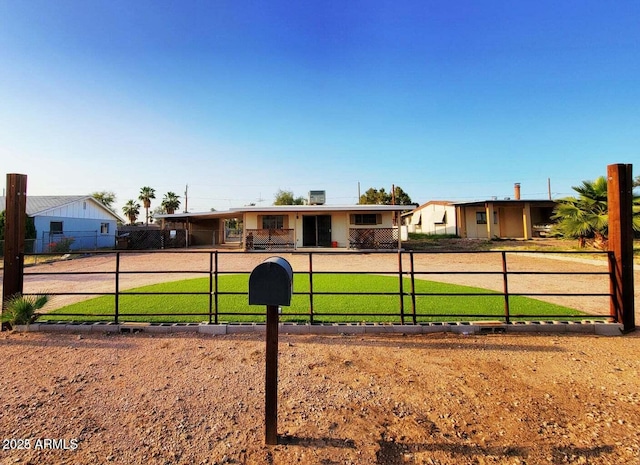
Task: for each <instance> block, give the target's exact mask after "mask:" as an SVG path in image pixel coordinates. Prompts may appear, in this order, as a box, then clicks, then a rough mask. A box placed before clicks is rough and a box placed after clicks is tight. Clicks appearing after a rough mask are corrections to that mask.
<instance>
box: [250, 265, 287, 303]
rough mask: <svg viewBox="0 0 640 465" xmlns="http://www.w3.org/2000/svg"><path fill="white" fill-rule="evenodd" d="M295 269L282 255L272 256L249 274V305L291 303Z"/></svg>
mask: <svg viewBox="0 0 640 465" xmlns="http://www.w3.org/2000/svg"><path fill="white" fill-rule="evenodd" d="M292 288H293V269H292V268H291V265H290V264H289V262H288V261H286V260H285V259H284V258H282V257H270V258H267V259H266V260H265V261H263V262H262V263H260V264H259V265H258V266H256V267H255V268H254V269H253V271H252V272H251V276H249V305H273V306H277V305H284V306H287V307H288V306H289V305H291V293H292Z"/></svg>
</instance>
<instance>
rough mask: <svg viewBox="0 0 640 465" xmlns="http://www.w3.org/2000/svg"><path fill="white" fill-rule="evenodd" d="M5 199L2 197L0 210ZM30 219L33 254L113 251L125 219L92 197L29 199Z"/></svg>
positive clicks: (67, 196)
mask: <svg viewBox="0 0 640 465" xmlns="http://www.w3.org/2000/svg"><path fill="white" fill-rule="evenodd" d="M5 202H6V197H0V210H4V209H5ZM26 210H27V216H28V217H30V218H32V219H33V222H34V225H35V229H36V239H35V244H34V246H33V252H36V253H41V252H54V251H61V250H62V249H65V248H67V247H68V249H69V250H96V249H100V248H113V247H114V246H115V236H116V229H117V224H118V222H119V221H120V222H121V221H122V219H121V218H120V217H119V216H118V215H117V214H116V213H115V212H113V211H112V210H110V209H109V208H107V207H106V206H104V205H103V204H102V203H100V202H99V201H97V200H96V199H94V198H93V197H92V196H90V195H62V196H27V206H26Z"/></svg>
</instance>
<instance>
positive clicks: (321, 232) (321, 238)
mask: <svg viewBox="0 0 640 465" xmlns="http://www.w3.org/2000/svg"><path fill="white" fill-rule="evenodd" d="M302 245H303V246H304V247H331V215H317V216H303V217H302Z"/></svg>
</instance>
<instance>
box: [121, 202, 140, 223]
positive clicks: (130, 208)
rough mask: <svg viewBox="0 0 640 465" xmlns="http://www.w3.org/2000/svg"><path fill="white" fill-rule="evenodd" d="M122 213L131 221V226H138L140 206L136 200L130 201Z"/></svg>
mask: <svg viewBox="0 0 640 465" xmlns="http://www.w3.org/2000/svg"><path fill="white" fill-rule="evenodd" d="M122 213H124V215H125V216H126V217H127V218H128V219H129V223H130V224H136V220H137V219H138V216H139V215H140V204H139V203H137V202H136V201H135V200H128V201H127V203H125V204H124V207H122Z"/></svg>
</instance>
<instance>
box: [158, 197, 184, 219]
mask: <svg viewBox="0 0 640 465" xmlns="http://www.w3.org/2000/svg"><path fill="white" fill-rule="evenodd" d="M178 199H180V196H179V195H176V194H175V192H167V193H166V194H164V198H163V199H162V203H161V204H160V205H162V208H164V211H165V212H166V213H168V214H169V215H171V214H173V213H175V211H176V210H177V209H178V208H180V200H178Z"/></svg>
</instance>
